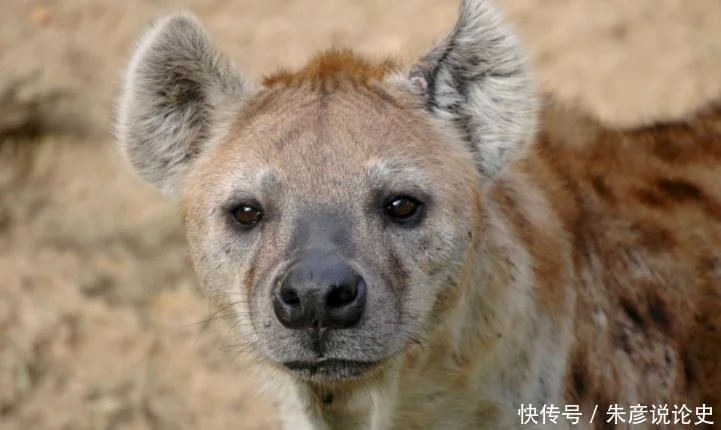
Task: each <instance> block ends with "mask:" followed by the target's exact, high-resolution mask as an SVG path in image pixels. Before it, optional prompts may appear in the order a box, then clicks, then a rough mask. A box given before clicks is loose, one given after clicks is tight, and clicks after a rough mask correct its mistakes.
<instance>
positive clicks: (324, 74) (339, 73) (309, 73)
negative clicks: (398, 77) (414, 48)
mask: <svg viewBox="0 0 721 430" xmlns="http://www.w3.org/2000/svg"><path fill="white" fill-rule="evenodd" d="M398 70H399V67H398V64H397V63H396V62H395V61H394V60H391V59H385V60H382V61H372V60H369V59H367V58H364V57H362V56H360V55H358V54H357V53H355V52H353V51H352V50H350V49H338V48H333V49H329V50H327V51H324V52H321V53H320V54H318V55H316V56H315V57H313V58H312V59H311V60H310V61H309V62H308V63H307V64H306V65H305V66H304V67H302V68H301V69H299V70H297V71H295V72H291V71H288V70H281V71H279V72H277V73H275V74H273V75H270V76H267V77H265V78H264V79H263V84H264V85H265V86H267V87H272V86H282V87H290V86H298V85H302V84H305V83H310V84H314V85H321V86H326V85H329V84H330V85H334V84H338V83H342V82H350V83H353V84H361V85H367V84H369V83H371V82H374V81H375V82H377V81H381V80H383V78H385V77H386V76H388V75H389V74H390V73H392V72H394V71H398Z"/></svg>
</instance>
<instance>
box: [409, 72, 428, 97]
mask: <svg viewBox="0 0 721 430" xmlns="http://www.w3.org/2000/svg"><path fill="white" fill-rule="evenodd" d="M411 82H412V83H413V85H415V86H417V87H418V88H420V90H421V91H423V92H424V93H425V92H426V90H427V89H428V81H426V79H425V78H423V77H421V76H411Z"/></svg>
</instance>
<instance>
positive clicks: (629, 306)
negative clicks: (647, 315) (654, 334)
mask: <svg viewBox="0 0 721 430" xmlns="http://www.w3.org/2000/svg"><path fill="white" fill-rule="evenodd" d="M620 304H621V308H622V309H623V312H624V313H625V314H626V315H627V316H628V318H629V319H630V320H631V321H632V322H633V324H634V325H635V326H637V327H638V328H640V329H643V328H644V327H645V322H644V320H643V316H642V315H641V314H640V313H639V312H638V309H636V306H635V305H634V304H633V303H631V302H630V301H629V300H628V299H625V298H621V301H620Z"/></svg>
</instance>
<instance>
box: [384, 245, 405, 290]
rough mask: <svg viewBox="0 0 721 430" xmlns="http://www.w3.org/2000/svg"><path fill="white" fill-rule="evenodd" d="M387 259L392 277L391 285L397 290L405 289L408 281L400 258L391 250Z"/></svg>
mask: <svg viewBox="0 0 721 430" xmlns="http://www.w3.org/2000/svg"><path fill="white" fill-rule="evenodd" d="M388 259H389V262H390V271H391V277H392V279H391V285H393V287H395V288H396V289H397V290H401V291H402V290H405V289H406V284H407V283H408V273H406V270H405V268H404V267H403V264H402V263H401V260H400V259H399V258H398V256H397V255H396V254H395V253H394V252H393V251H391V252H389V254H388Z"/></svg>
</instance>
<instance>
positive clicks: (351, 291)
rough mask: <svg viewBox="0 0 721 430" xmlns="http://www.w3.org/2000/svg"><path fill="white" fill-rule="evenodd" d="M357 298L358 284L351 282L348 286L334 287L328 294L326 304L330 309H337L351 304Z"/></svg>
mask: <svg viewBox="0 0 721 430" xmlns="http://www.w3.org/2000/svg"><path fill="white" fill-rule="evenodd" d="M357 296H358V283H357V282H352V283H349V284H343V285H334V286H333V287H332V288H331V290H330V293H328V297H327V299H326V304H327V305H328V307H330V308H339V307H341V306H344V305H347V304H348V303H351V302H353V300H355V298H356V297H357Z"/></svg>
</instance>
